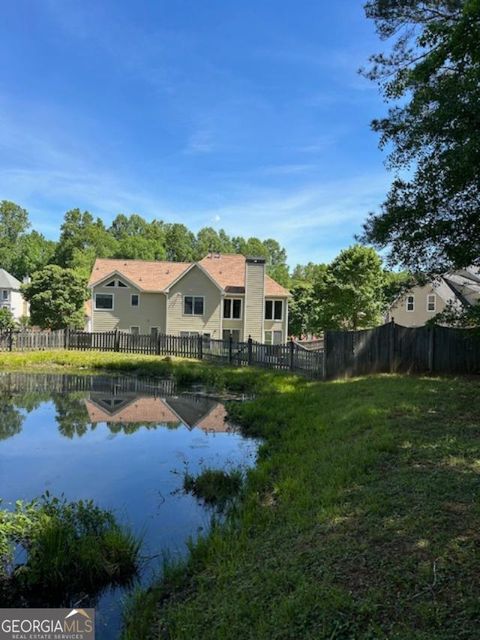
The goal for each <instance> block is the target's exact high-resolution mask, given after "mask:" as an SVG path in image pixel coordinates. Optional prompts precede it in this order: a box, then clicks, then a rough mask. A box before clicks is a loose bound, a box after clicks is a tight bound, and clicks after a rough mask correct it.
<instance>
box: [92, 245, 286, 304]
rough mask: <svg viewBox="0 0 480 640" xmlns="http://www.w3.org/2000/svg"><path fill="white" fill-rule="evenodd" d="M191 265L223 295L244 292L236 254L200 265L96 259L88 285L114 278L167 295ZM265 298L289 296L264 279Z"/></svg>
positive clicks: (242, 266) (241, 260) (209, 258)
mask: <svg viewBox="0 0 480 640" xmlns="http://www.w3.org/2000/svg"><path fill="white" fill-rule="evenodd" d="M194 264H198V266H199V267H200V268H201V269H203V270H204V271H206V272H207V274H208V275H209V276H210V277H211V278H212V280H214V282H216V283H217V284H218V286H219V287H220V288H221V289H223V290H224V291H225V292H226V293H244V292H245V256H242V255H238V254H213V255H210V256H207V257H205V258H203V259H202V260H200V262H198V263H195V262H164V261H155V262H149V261H146V260H119V259H110V258H97V259H96V260H95V264H94V266H93V270H92V273H91V276H90V281H89V285H90V286H94V285H96V284H99V283H100V282H101V281H102V280H105V279H106V278H107V277H109V276H113V275H114V274H116V273H117V274H119V275H123V276H124V277H125V278H128V280H130V282H131V283H132V284H134V285H135V286H137V287H138V288H139V289H141V290H142V291H147V292H158V291H166V290H167V289H168V288H169V287H170V286H171V285H172V283H173V282H175V281H177V280H179V279H180V278H182V277H183V276H184V275H185V274H186V273H187V271H189V270H190V269H191V268H192V267H193V265H194ZM265 295H266V296H278V297H286V296H289V295H290V293H289V292H288V291H287V289H285V288H284V287H282V286H281V285H279V284H278V282H275V280H273V279H272V278H270V276H268V275H265Z"/></svg>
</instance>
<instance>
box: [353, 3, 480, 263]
mask: <svg viewBox="0 0 480 640" xmlns="http://www.w3.org/2000/svg"><path fill="white" fill-rule="evenodd" d="M366 12H367V16H368V17H369V18H371V19H373V20H374V21H375V24H376V26H377V30H378V32H379V34H380V36H381V37H382V39H384V40H387V39H390V38H393V39H395V41H394V42H393V44H392V46H391V48H390V50H389V51H388V52H387V53H385V54H378V55H375V56H373V57H372V59H371V61H372V67H371V69H370V70H369V71H368V72H367V74H366V75H367V76H368V77H370V78H371V79H373V80H375V81H378V82H379V84H380V87H381V90H382V92H383V95H384V97H385V99H386V100H387V101H391V102H393V105H392V106H391V107H390V109H389V111H388V114H387V116H386V117H384V118H381V119H378V120H374V121H373V123H372V126H373V129H374V131H377V132H378V133H380V135H381V138H380V145H381V147H386V146H387V147H388V148H389V149H391V152H390V156H389V163H390V166H391V168H392V169H393V170H394V171H395V177H394V180H393V182H392V186H391V189H390V192H389V194H388V196H387V199H386V200H385V202H384V204H383V206H382V210H381V212H380V213H376V214H371V215H370V217H369V219H368V221H367V223H366V225H365V233H364V238H365V239H366V240H368V241H369V242H373V243H375V244H376V245H377V246H380V247H388V248H389V249H390V255H391V260H392V262H397V263H400V264H402V265H404V266H406V267H407V268H409V269H410V270H411V271H417V270H419V271H424V272H428V273H431V274H434V273H437V274H438V273H440V274H442V273H445V272H447V271H449V270H452V269H454V268H463V267H466V266H468V265H471V264H473V265H478V264H479V260H480V258H479V256H480V215H479V211H480V209H479V202H480V121H479V118H478V114H479V113H480V90H479V87H480V47H479V42H480V0H436V1H435V2H433V1H429V2H419V1H414V2H412V1H411V0H398V1H397V2H387V1H385V0H369V2H367V4H366Z"/></svg>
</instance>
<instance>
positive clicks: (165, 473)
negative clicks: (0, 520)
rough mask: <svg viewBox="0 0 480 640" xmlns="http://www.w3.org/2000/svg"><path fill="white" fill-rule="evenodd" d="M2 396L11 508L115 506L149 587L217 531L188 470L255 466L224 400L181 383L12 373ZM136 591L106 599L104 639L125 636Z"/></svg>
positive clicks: (251, 448)
mask: <svg viewBox="0 0 480 640" xmlns="http://www.w3.org/2000/svg"><path fill="white" fill-rule="evenodd" d="M0 394H1V396H0V397H1V400H0V498H1V499H2V500H3V501H4V502H3V505H2V506H3V507H4V508H5V507H6V508H10V506H11V505H12V503H14V502H15V500H17V499H22V500H31V499H33V498H35V497H38V496H40V495H41V494H43V493H45V491H49V492H50V494H54V495H60V494H64V495H65V498H66V499H67V500H72V501H73V500H80V499H93V500H94V502H95V503H96V504H97V505H98V506H100V507H102V508H105V509H111V510H113V511H114V513H115V516H116V518H117V520H118V521H119V522H120V523H122V524H125V525H127V526H128V527H130V528H131V530H132V531H133V532H134V533H135V534H137V535H139V536H141V538H142V551H141V553H142V557H143V558H145V561H144V562H143V563H142V566H143V570H142V575H141V577H140V582H141V583H143V584H147V583H149V582H151V580H152V579H153V578H154V576H155V575H158V572H159V571H160V566H161V558H162V554H164V553H165V552H166V553H168V554H169V555H170V556H172V555H173V556H175V555H176V554H178V555H180V556H181V555H184V554H185V552H186V543H187V541H188V539H189V538H192V537H193V538H195V537H196V536H198V535H199V534H201V533H204V532H205V531H206V530H208V527H209V524H210V521H211V517H212V511H211V510H209V509H208V508H206V507H205V506H203V505H202V504H201V503H200V502H198V501H197V500H196V499H195V498H194V497H192V496H190V495H188V494H185V493H184V492H183V491H182V486H183V477H184V473H185V471H188V472H189V473H197V472H199V471H201V470H202V468H205V467H215V468H221V469H229V468H238V467H239V466H240V467H243V468H245V467H248V466H251V465H253V464H254V462H255V456H256V450H257V443H256V442H255V441H254V440H251V439H246V438H244V437H242V436H241V435H240V434H239V433H238V432H236V431H235V429H233V428H232V427H231V425H229V424H228V422H226V420H225V418H226V412H225V407H224V405H223V403H222V402H221V401H220V400H218V399H217V398H214V397H211V396H209V395H206V394H205V393H202V392H199V391H198V390H190V391H183V392H181V391H179V390H177V389H176V388H175V384H174V382H173V381H171V380H166V381H155V380H146V379H141V378H138V379H136V378H133V377H126V376H125V377H100V376H72V375H60V374H59V375H44V374H20V373H8V374H1V375H0ZM127 592H128V590H127ZM126 595H128V593H126V591H125V590H124V589H123V590H122V589H119V588H116V589H111V590H109V591H107V592H105V593H103V594H102V595H101V596H100V598H99V600H98V601H97V602H96V604H95V608H96V619H97V638H98V640H113V639H117V638H118V637H119V635H120V627H121V609H122V601H123V600H124V598H125V596H126ZM71 604H72V605H73V604H74V603H71Z"/></svg>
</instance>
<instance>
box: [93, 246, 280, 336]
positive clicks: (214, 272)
mask: <svg viewBox="0 0 480 640" xmlns="http://www.w3.org/2000/svg"><path fill="white" fill-rule="evenodd" d="M89 286H90V289H91V292H92V301H91V320H90V323H89V328H90V330H91V331H113V330H115V329H118V330H120V331H129V332H132V333H140V334H158V333H162V334H169V335H177V336H187V335H198V334H202V335H204V336H206V337H210V338H213V339H226V338H228V336H230V335H232V337H233V339H234V340H236V341H243V340H246V339H248V337H249V336H251V337H252V339H253V340H255V341H257V342H266V343H267V344H280V343H283V342H285V341H286V339H287V327H288V299H289V295H290V294H289V292H288V291H287V290H286V289H284V288H283V287H282V286H280V285H279V284H278V283H277V282H275V281H274V280H273V279H272V278H270V277H269V276H268V275H267V274H266V272H265V260H264V259H263V258H245V257H244V256H241V255H224V254H218V253H217V254H209V255H208V256H207V257H205V258H203V260H200V261H199V262H160V261H157V262H146V261H143V260H110V259H97V260H96V262H95V264H94V266H93V271H92V274H91V276H90V282H89Z"/></svg>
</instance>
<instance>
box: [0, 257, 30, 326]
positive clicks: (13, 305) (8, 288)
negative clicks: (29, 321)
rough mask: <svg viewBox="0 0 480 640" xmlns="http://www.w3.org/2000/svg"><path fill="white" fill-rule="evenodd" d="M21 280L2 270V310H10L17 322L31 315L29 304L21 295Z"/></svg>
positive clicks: (0, 297) (0, 302)
mask: <svg viewBox="0 0 480 640" xmlns="http://www.w3.org/2000/svg"><path fill="white" fill-rule="evenodd" d="M21 284H22V283H21V282H20V280H17V278H15V277H14V276H12V274H11V273H8V271H5V269H0V308H2V309H3V308H6V309H9V310H10V311H11V312H12V314H13V317H14V318H15V320H19V319H20V318H21V317H22V316H28V315H29V308H28V303H27V302H26V300H25V299H24V297H23V296H22V294H21V293H20V287H21Z"/></svg>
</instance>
